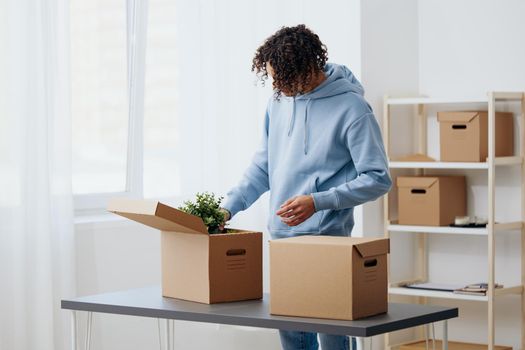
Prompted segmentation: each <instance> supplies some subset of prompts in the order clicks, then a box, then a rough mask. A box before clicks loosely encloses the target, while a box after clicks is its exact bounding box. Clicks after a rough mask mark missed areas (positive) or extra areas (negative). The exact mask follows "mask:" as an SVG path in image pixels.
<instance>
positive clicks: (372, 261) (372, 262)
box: [365, 259, 377, 267]
mask: <svg viewBox="0 0 525 350" xmlns="http://www.w3.org/2000/svg"><path fill="white" fill-rule="evenodd" d="M373 266H377V259H369V260H365V267H373Z"/></svg>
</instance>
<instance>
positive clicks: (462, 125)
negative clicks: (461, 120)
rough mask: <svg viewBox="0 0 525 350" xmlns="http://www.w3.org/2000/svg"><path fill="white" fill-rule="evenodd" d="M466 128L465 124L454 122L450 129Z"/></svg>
mask: <svg viewBox="0 0 525 350" xmlns="http://www.w3.org/2000/svg"><path fill="white" fill-rule="evenodd" d="M466 128H467V126H466V125H465V124H454V125H452V129H455V130H457V129H460V130H461V129H466Z"/></svg>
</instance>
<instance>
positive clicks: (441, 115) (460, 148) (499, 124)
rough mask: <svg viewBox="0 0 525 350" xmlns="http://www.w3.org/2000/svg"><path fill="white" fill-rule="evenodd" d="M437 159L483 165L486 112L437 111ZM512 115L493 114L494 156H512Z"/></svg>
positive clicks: (485, 146)
mask: <svg viewBox="0 0 525 350" xmlns="http://www.w3.org/2000/svg"><path fill="white" fill-rule="evenodd" d="M437 116H438V121H439V134H440V153H441V156H440V159H441V161H445V162H485V161H486V159H487V156H488V113H487V112H486V111H470V112H469V111H463V112H438V114H437ZM513 125H514V121H513V118H512V113H508V112H496V123H495V126H496V143H495V154H496V157H506V156H512V155H513V154H514V126H513Z"/></svg>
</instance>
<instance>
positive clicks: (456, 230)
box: [388, 224, 487, 235]
mask: <svg viewBox="0 0 525 350" xmlns="http://www.w3.org/2000/svg"><path fill="white" fill-rule="evenodd" d="M388 231H390V232H416V233H439V234H456V235H457V234H459V235H486V234H487V229H486V228H462V227H450V226H415V225H397V224H391V225H388Z"/></svg>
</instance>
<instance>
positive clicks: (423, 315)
mask: <svg viewBox="0 0 525 350" xmlns="http://www.w3.org/2000/svg"><path fill="white" fill-rule="evenodd" d="M269 297H270V296H269V295H267V294H265V295H264V298H263V299H262V300H250V301H239V302H233V303H222V304H212V305H207V304H200V303H194V302H190V301H184V300H178V299H172V298H164V297H162V294H161V289H160V287H148V288H139V289H131V290H126V291H121V292H114V293H105V294H97V295H92V296H86V297H79V298H74V299H67V300H62V309H69V310H77V311H91V312H99V313H111V314H120V315H131V316H143V317H155V318H165V319H175V320H185V321H194V322H207V323H219V324H229V325H239V326H251V327H262V328H274V329H286V330H297V331H306V332H319V333H329V334H342V335H350V336H356V337H369V336H373V335H378V334H383V333H387V332H392V331H395V330H399V329H405V328H410V327H415V326H419V325H423V324H428V323H432V322H438V321H443V320H447V319H450V318H454V317H457V316H458V309H457V308H450V307H441V306H433V305H432V306H430V305H418V304H400V303H389V304H388V313H385V314H381V315H377V316H372V317H367V318H364V319H359V320H355V321H340V320H329V319H320V318H304V317H288V316H276V315H270V313H269V300H270V298H269Z"/></svg>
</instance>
